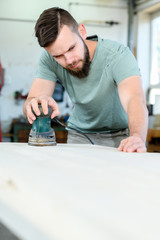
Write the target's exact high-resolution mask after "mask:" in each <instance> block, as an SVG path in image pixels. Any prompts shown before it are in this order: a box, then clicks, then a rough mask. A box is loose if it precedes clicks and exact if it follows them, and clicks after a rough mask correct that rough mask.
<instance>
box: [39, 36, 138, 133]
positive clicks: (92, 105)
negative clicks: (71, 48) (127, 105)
mask: <svg viewBox="0 0 160 240" xmlns="http://www.w3.org/2000/svg"><path fill="white" fill-rule="evenodd" d="M133 75H140V71H139V68H138V65H137V62H136V60H135V58H134V56H133V54H132V53H131V52H130V50H129V49H128V47H125V46H124V45H122V44H120V43H118V42H114V41H111V40H107V39H105V40H104V39H101V38H99V37H98V44H97V47H96V51H95V54H94V58H93V60H92V62H91V68H90V72H89V75H88V76H87V77H85V78H82V79H79V78H76V77H73V76H72V75H70V74H69V73H68V72H67V70H66V69H64V68H63V67H62V66H61V65H59V64H58V63H57V62H56V61H55V60H54V58H53V57H52V56H51V55H49V53H48V52H47V51H44V52H43V53H42V56H41V58H40V61H39V66H38V71H37V74H36V77H37V78H42V79H47V80H51V81H56V80H57V79H58V80H59V81H60V82H61V83H62V85H63V86H64V88H65V89H66V91H67V92H68V94H69V96H70V98H71V100H72V102H73V104H74V107H73V111H72V113H71V115H70V117H69V120H68V126H71V127H74V128H76V129H79V130H81V131H83V132H85V133H87V132H88V133H89V132H114V131H118V130H121V129H125V128H127V127H128V119H127V114H126V112H125V111H124V109H123V107H122V105H121V103H120V99H119V96H118V90H117V86H118V84H119V83H120V82H121V81H122V80H123V79H125V78H127V77H130V76H133Z"/></svg>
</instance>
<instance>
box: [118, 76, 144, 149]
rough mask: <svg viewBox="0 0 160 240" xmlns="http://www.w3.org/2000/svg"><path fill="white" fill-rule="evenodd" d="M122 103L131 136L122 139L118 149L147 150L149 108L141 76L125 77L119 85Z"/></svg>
mask: <svg viewBox="0 0 160 240" xmlns="http://www.w3.org/2000/svg"><path fill="white" fill-rule="evenodd" d="M118 93H119V97H120V101H121V104H122V106H123V108H124V110H125V111H126V113H127V115H128V125H129V137H128V138H126V139H124V140H122V141H121V143H120V145H119V148H118V150H119V151H124V152H146V146H145V141H146V136H147V129H148V110H147V108H146V103H145V97H144V93H143V89H142V84H141V78H140V76H132V77H129V78H126V79H124V80H123V81H122V82H120V83H119V85H118Z"/></svg>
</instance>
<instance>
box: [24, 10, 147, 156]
mask: <svg viewBox="0 0 160 240" xmlns="http://www.w3.org/2000/svg"><path fill="white" fill-rule="evenodd" d="M35 34H36V37H37V38H38V42H39V44H40V46H41V47H43V48H44V52H43V53H42V56H41V58H40V61H39V66H38V71H37V76H36V78H35V79H34V82H33V84H32V87H31V89H30V92H29V94H28V98H27V100H26V102H25V104H24V114H25V116H26V117H27V118H28V121H29V122H30V123H31V124H32V123H33V121H34V120H35V119H36V117H35V115H34V114H33V112H32V109H33V110H34V112H35V113H36V114H37V115H39V114H40V111H39V109H38V103H41V105H42V109H43V112H44V114H47V112H48V106H51V107H52V109H53V113H52V115H51V118H54V117H55V116H58V115H59V109H58V105H57V103H56V102H55V101H54V99H53V98H52V95H53V92H54V88H55V84H56V80H57V79H58V80H59V81H60V82H61V83H62V85H63V86H64V87H65V89H66V91H67V92H68V94H69V96H70V98H71V100H72V102H73V104H74V108H73V111H72V113H71V116H70V118H69V120H68V127H72V128H75V129H78V130H80V131H82V132H84V133H86V134H87V135H88V136H89V137H90V138H91V139H92V140H93V141H94V142H95V144H100V145H106V146H112V147H118V150H119V151H124V152H145V151H146V147H145V140H146V134H147V126H148V112H147V109H146V105H145V98H144V93H143V90H142V86H141V77H140V73H139V69H138V66H137V63H136V60H135V58H134V57H133V55H132V54H131V52H130V51H129V49H128V48H127V47H125V46H123V45H122V44H119V43H117V42H113V41H110V40H103V39H101V38H98V37H97V36H94V37H91V38H87V33H86V29H85V27H84V25H83V24H80V25H79V26H78V24H77V22H76V21H75V19H74V18H73V17H72V16H71V15H70V14H69V13H68V12H67V11H65V10H63V9H60V8H50V9H47V10H45V11H44V12H43V13H42V14H41V15H40V17H39V19H38V20H37V23H36V26H35ZM127 128H129V135H128V132H127ZM68 136H69V137H68V142H69V143H73V142H74V143H88V142H87V139H85V138H84V137H83V136H81V135H80V134H78V133H74V132H73V131H69V134H68ZM121 140H122V141H121Z"/></svg>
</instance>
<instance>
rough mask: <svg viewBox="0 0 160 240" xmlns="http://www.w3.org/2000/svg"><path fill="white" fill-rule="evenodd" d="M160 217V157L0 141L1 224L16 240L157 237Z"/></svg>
mask: <svg viewBox="0 0 160 240" xmlns="http://www.w3.org/2000/svg"><path fill="white" fill-rule="evenodd" d="M159 216H160V154H159V153H142V154H140V153H123V152H118V151H117V149H115V148H107V147H101V146H93V145H73V144H58V145H57V146H54V147H33V146H29V145H28V144H26V143H0V220H1V221H2V222H3V223H4V224H5V225H6V226H7V227H9V228H10V229H11V230H12V231H13V232H14V233H15V234H16V235H17V236H19V237H20V238H21V239H24V240H98V239H100V240H106V239H107V240H153V239H160V220H159V219H160V218H159Z"/></svg>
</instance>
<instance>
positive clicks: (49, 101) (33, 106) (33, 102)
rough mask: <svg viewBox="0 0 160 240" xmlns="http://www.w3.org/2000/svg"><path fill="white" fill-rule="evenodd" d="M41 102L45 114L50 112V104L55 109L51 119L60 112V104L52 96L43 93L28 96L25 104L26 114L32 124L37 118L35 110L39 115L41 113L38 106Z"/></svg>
mask: <svg viewBox="0 0 160 240" xmlns="http://www.w3.org/2000/svg"><path fill="white" fill-rule="evenodd" d="M39 103H40V104H41V106H42V110H43V113H44V114H48V106H50V107H51V108H52V109H53V112H52V114H51V119H53V118H54V117H56V116H58V115H59V114H60V111H59V107H58V104H57V103H56V101H55V100H54V99H53V98H52V97H50V96H46V95H43V96H39V97H35V98H28V99H27V100H26V102H25V104H24V114H25V115H26V117H27V119H28V121H29V123H30V124H32V123H33V122H34V120H35V119H36V116H35V115H34V113H33V111H34V112H35V114H36V115H37V116H39V115H40V110H39V108H38V104H39ZM32 110H33V111H32Z"/></svg>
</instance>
